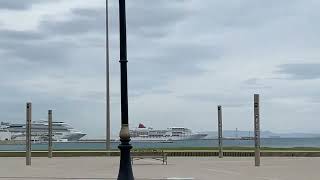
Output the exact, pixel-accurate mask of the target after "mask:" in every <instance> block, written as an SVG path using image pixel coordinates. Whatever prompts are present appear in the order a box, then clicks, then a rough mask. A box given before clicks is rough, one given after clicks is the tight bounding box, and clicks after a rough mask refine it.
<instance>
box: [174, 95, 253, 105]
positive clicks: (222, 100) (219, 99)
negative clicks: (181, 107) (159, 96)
mask: <svg viewBox="0 0 320 180" xmlns="http://www.w3.org/2000/svg"><path fill="white" fill-rule="evenodd" d="M178 97H179V98H181V99H184V100H186V101H195V102H202V103H203V102H207V103H214V104H216V105H222V106H224V107H232V108H237V107H243V106H248V104H249V103H250V100H248V99H245V97H243V96H241V97H240V96H239V97H234V96H233V95H230V96H229V97H228V96H227V95H225V94H216V93H213V94H203V93H202V94H186V95H182V96H178Z"/></svg>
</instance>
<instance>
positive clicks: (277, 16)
mask: <svg viewBox="0 0 320 180" xmlns="http://www.w3.org/2000/svg"><path fill="white" fill-rule="evenodd" d="M117 2H118V1H117V0H110V7H109V11H110V17H109V18H110V22H109V24H110V51H111V54H110V61H111V65H110V66H111V67H110V69H111V76H110V78H111V109H112V112H111V117H112V120H111V123H112V130H113V131H112V134H113V135H117V134H118V131H119V127H120V98H119V95H120V77H119V68H120V65H119V43H118V39H119V35H118V4H117ZM319 7H320V1H318V0H306V1H301V0H282V1H278V0H268V1H264V0H241V1H239V0H229V1H221V0H130V1H127V30H128V31H127V33H128V61H129V62H128V78H129V115H130V126H131V127H133V126H137V125H138V123H140V122H141V123H144V124H145V125H146V126H152V127H154V128H167V127H169V126H185V127H188V128H192V129H193V130H194V131H210V130H216V129H217V105H218V104H221V105H222V106H223V117H224V119H223V121H224V122H223V124H224V129H235V128H238V129H240V130H252V129H253V94H254V93H259V94H260V95H261V129H262V130H271V131H274V132H313V133H316V132H319V131H320V121H319V117H320V111H319V110H320V54H319V49H320V36H319V32H320V25H319V23H318V21H319V17H320V12H319V11H318V10H319ZM105 48H106V43H105V0H90V1H89V0H68V1H64V0H28V1H25V0H10V1H9V0H0V59H1V60H0V82H1V83H0V88H1V91H0V108H1V109H0V112H1V113H0V114H1V121H9V122H20V123H24V122H25V103H26V102H27V101H32V102H33V120H39V119H46V117H47V110H48V109H53V110H54V120H59V121H66V122H68V123H70V124H72V125H73V126H74V127H75V128H77V129H79V130H81V131H83V132H85V133H88V137H103V136H105V108H106V105H105V56H106V55H105Z"/></svg>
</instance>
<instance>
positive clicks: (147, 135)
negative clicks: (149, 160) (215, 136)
mask: <svg viewBox="0 0 320 180" xmlns="http://www.w3.org/2000/svg"><path fill="white" fill-rule="evenodd" d="M206 136H207V134H204V133H192V131H191V130H190V129H188V128H184V127H170V128H167V129H166V130H158V129H153V128H150V127H149V128H147V127H145V126H144V125H143V124H141V123H140V124H139V126H138V127H136V128H135V129H133V130H130V138H131V140H132V141H174V140H194V139H203V138H204V137H206Z"/></svg>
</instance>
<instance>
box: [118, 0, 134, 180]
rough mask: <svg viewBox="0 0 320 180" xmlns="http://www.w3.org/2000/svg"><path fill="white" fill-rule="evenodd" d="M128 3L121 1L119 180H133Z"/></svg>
mask: <svg viewBox="0 0 320 180" xmlns="http://www.w3.org/2000/svg"><path fill="white" fill-rule="evenodd" d="M125 3H126V1H125V0H119V25H120V81H121V82H120V83H121V130H120V141H121V143H120V145H119V146H118V148H119V149H120V168H119V174H118V180H133V179H134V177H133V173H132V166H131V158H130V150H131V148H132V146H131V144H130V134H129V122H128V119H129V118H128V79H127V62H128V60H127V32H126V4H125Z"/></svg>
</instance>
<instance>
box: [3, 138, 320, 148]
mask: <svg viewBox="0 0 320 180" xmlns="http://www.w3.org/2000/svg"><path fill="white" fill-rule="evenodd" d="M131 144H132V145H133V147H134V148H179V147H181V148H183V147H217V146H218V140H216V139H202V140H185V141H171V142H168V143H164V142H131ZM118 145H119V142H112V143H111V147H112V149H117V146H118ZM223 146H225V147H226V146H229V147H230V146H232V147H253V146H254V141H252V140H224V141H223ZM105 147H106V143H105V142H54V143H53V148H54V150H103V149H105ZM261 147H273V148H290V147H320V138H263V139H261ZM47 148H48V144H46V143H35V144H32V149H33V150H47ZM24 150H25V145H23V144H19V145H18V144H12V145H0V151H24Z"/></svg>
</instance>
